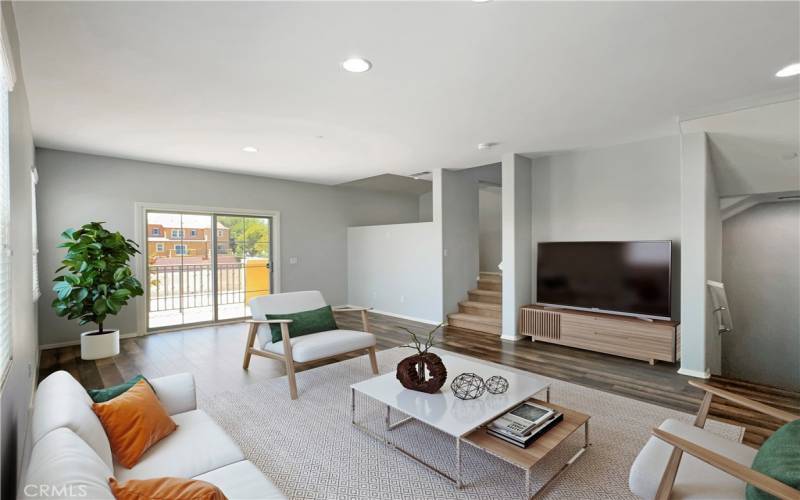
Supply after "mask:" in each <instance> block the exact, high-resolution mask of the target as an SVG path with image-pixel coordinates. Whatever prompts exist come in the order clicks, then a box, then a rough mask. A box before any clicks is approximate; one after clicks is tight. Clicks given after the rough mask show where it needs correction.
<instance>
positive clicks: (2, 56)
mask: <svg viewBox="0 0 800 500" xmlns="http://www.w3.org/2000/svg"><path fill="white" fill-rule="evenodd" d="M0 32H1V33H2V35H1V37H0V384H2V382H4V381H5V377H6V374H7V373H8V368H9V367H10V366H11V356H12V345H11V307H10V304H9V303H10V302H11V242H10V236H11V233H10V231H9V225H10V222H11V186H10V170H11V166H10V157H9V137H8V113H9V111H8V93H9V92H11V91H12V90H14V65H13V63H12V62H11V61H12V59H11V51H10V50H9V48H10V45H9V43H8V38H7V35H6V29H5V25H4V24H3V22H2V20H0Z"/></svg>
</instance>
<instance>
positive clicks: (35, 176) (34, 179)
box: [31, 167, 42, 302]
mask: <svg viewBox="0 0 800 500" xmlns="http://www.w3.org/2000/svg"><path fill="white" fill-rule="evenodd" d="M38 182H39V172H38V171H37V170H36V167H31V238H32V239H33V241H32V245H31V248H32V249H33V262H32V264H33V274H32V276H33V301H34V302H36V301H37V300H39V297H40V296H41V295H42V291H41V290H40V289H39V234H38V233H39V229H38V226H37V221H36V184H37V183H38Z"/></svg>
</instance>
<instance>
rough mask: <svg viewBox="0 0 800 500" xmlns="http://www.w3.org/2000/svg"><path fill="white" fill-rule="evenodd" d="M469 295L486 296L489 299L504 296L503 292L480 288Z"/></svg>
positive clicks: (474, 289)
mask: <svg viewBox="0 0 800 500" xmlns="http://www.w3.org/2000/svg"><path fill="white" fill-rule="evenodd" d="M469 293H472V294H475V295H486V296H487V297H500V296H502V295H503V292H496V291H494V290H481V289H480V288H473V289H472V290H470V291H469Z"/></svg>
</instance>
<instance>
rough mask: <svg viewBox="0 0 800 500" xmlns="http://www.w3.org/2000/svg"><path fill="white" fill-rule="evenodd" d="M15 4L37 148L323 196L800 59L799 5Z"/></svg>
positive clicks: (571, 143) (662, 106) (754, 76)
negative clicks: (213, 173)
mask: <svg viewBox="0 0 800 500" xmlns="http://www.w3.org/2000/svg"><path fill="white" fill-rule="evenodd" d="M14 9H15V11H16V18H17V25H18V30H19V33H20V39H21V49H22V58H23V74H24V78H25V81H26V85H27V90H28V94H29V101H30V108H31V115H32V122H33V128H34V134H35V140H36V143H37V144H38V145H40V146H45V147H52V148H60V149H68V150H74V151H82V152H90V153H97V154H107V155H113V156H120V157H126V158H135V159H142V160H151V161H158V162H165V163H172V164H180V165H189V166H198V167H203V168H212V169H220V170H229V171H237V172H248V173H255V174H259V175H268V176H275V177H283V178H291V179H299V180H309V181H313V182H321V183H329V184H334V183H340V182H346V181H351V180H354V179H360V178H364V177H369V176H373V175H376V174H382V173H393V174H410V173H414V172H419V171H422V170H430V169H432V168H437V167H443V168H465V167H472V166H476V165H484V164H487V163H491V162H496V161H498V160H499V158H500V156H501V154H502V153H504V152H518V153H524V154H536V153H537V152H542V151H553V150H568V149H573V148H579V147H591V146H600V145H608V144H614V143H623V142H628V141H632V140H637V139H641V138H647V137H654V136H660V135H666V134H674V133H677V125H676V122H675V117H676V115H679V114H681V113H683V112H691V111H693V110H697V109H700V108H704V107H707V106H710V105H715V104H717V103H726V102H730V101H733V100H737V99H742V98H747V97H749V96H757V95H767V94H777V93H786V92H797V86H798V79H797V77H794V78H789V79H778V78H775V77H774V76H773V75H774V73H775V72H776V71H777V70H778V69H780V68H781V67H783V66H784V65H786V64H788V63H790V62H796V61H798V60H800V35H798V31H800V28H799V27H798V18H799V17H800V10H799V9H800V4H798V2H774V3H771V2H752V3H751V2H732V3H721V2H703V3H692V2H637V3H628V2H621V3H605V2H590V3H558V2H555V3H518V2H500V1H498V2H491V3H483V4H479V3H473V2H469V1H462V2H438V3H425V2H408V3H394V2H393V3H389V2H375V3H367V2H353V3H334V2H302V3H301V2H297V3H278V2H269V3H255V2H241V3H226V2H199V3H194V2H144V3H127V2H52V3H50V2H15V4H14ZM352 55H360V56H363V57H366V58H368V59H370V60H371V61H372V62H373V64H374V66H373V69H372V71H370V72H368V73H364V74H350V73H346V72H344V71H342V70H341V68H340V66H339V64H340V62H341V61H342V60H344V59H345V58H347V57H349V56H352ZM320 136H321V138H320ZM490 141H492V142H499V143H500V145H499V146H497V147H496V148H494V149H492V150H489V151H478V150H477V148H476V145H477V144H478V143H479V142H490ZM246 145H252V146H256V147H258V148H259V150H260V151H259V153H256V154H247V153H243V152H242V151H241V148H242V147H243V146H246Z"/></svg>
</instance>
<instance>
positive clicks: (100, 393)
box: [86, 375, 152, 403]
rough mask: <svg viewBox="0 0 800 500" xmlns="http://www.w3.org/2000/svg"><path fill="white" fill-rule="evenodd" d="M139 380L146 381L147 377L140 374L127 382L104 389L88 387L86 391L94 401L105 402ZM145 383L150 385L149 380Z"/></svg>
mask: <svg viewBox="0 0 800 500" xmlns="http://www.w3.org/2000/svg"><path fill="white" fill-rule="evenodd" d="M140 380H144V381H145V382H147V379H146V378H144V377H143V376H142V375H136V376H135V377H133V378H132V379H130V380H128V381H127V382H123V383H121V384H119V385H114V386H111V387H106V388H105V389H89V390H87V391H86V392H88V393H89V397H91V398H92V401H94V402H95V403H105V402H106V401H110V400H112V399H114V398H115V397H117V396H119V395H120V394H122V393H124V392H125V391H127V390H128V389H130V388H131V387H133V386H134V385H136V383H137V382H138V381H140ZM147 384H148V385H150V382H147ZM151 387H152V386H151Z"/></svg>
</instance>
